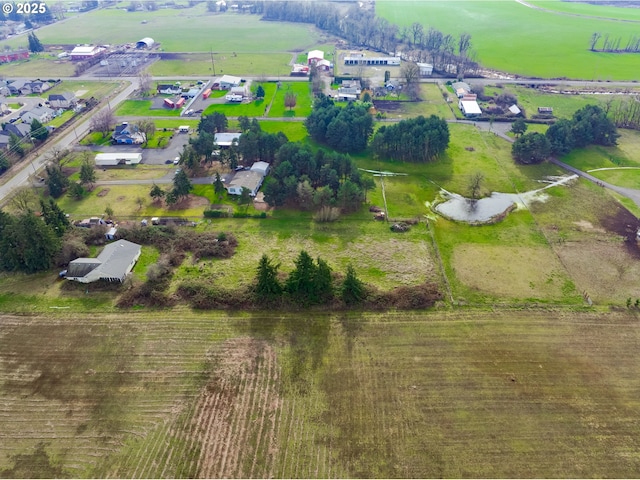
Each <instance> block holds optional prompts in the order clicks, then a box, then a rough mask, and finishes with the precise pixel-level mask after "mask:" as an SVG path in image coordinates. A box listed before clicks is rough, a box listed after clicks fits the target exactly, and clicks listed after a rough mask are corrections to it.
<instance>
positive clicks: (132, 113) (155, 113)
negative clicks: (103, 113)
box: [115, 100, 181, 117]
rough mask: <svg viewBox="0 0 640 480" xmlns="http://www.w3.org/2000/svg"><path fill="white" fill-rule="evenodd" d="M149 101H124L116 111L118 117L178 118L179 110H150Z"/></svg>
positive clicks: (151, 103) (150, 103)
mask: <svg viewBox="0 0 640 480" xmlns="http://www.w3.org/2000/svg"><path fill="white" fill-rule="evenodd" d="M152 105H153V102H152V101H151V100H125V101H124V102H122V103H121V104H120V105H118V108H117V109H116V112H115V114H116V116H118V117H179V116H180V111H181V109H173V110H172V109H169V108H158V109H151V106H152Z"/></svg>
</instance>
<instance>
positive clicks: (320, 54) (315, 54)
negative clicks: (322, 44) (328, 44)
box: [307, 50, 324, 60]
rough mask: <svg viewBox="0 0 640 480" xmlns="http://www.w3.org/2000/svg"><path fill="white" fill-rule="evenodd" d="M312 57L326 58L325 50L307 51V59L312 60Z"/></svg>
mask: <svg viewBox="0 0 640 480" xmlns="http://www.w3.org/2000/svg"><path fill="white" fill-rule="evenodd" d="M312 58H320V59H323V58H324V52H323V51H322V50H311V51H310V52H309V53H307V60H311V59H312Z"/></svg>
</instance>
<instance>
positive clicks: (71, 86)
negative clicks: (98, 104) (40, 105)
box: [45, 80, 120, 99]
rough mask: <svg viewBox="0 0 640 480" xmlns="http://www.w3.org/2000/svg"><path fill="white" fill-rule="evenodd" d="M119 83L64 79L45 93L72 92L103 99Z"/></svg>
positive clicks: (85, 96) (80, 95)
mask: <svg viewBox="0 0 640 480" xmlns="http://www.w3.org/2000/svg"><path fill="white" fill-rule="evenodd" d="M119 85H120V83H119V82H102V81H99V80H63V81H62V82H60V83H59V84H58V85H56V86H55V87H53V88H51V89H49V90H47V91H46V93H45V95H46V96H49V95H50V94H51V93H64V92H71V93H73V94H74V95H76V97H78V98H90V97H95V98H97V99H102V98H105V97H107V96H108V95H109V94H111V93H112V92H113V91H114V90H116V89H117V88H118V86H119Z"/></svg>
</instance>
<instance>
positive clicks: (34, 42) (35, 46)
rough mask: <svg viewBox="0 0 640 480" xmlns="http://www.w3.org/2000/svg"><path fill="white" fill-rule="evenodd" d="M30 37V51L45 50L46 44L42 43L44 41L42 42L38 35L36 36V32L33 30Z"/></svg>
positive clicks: (38, 51)
mask: <svg viewBox="0 0 640 480" xmlns="http://www.w3.org/2000/svg"><path fill="white" fill-rule="evenodd" d="M28 39H29V51H30V52H33V53H40V52H44V46H43V45H42V43H40V40H39V39H38V37H36V34H35V33H33V32H31V33H29V36H28Z"/></svg>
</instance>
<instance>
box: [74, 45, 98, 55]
mask: <svg viewBox="0 0 640 480" xmlns="http://www.w3.org/2000/svg"><path fill="white" fill-rule="evenodd" d="M97 48H98V47H96V46H95V45H88V46H80V47H75V48H74V49H73V50H71V55H87V54H91V53H94V52H95V50H96V49H97Z"/></svg>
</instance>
